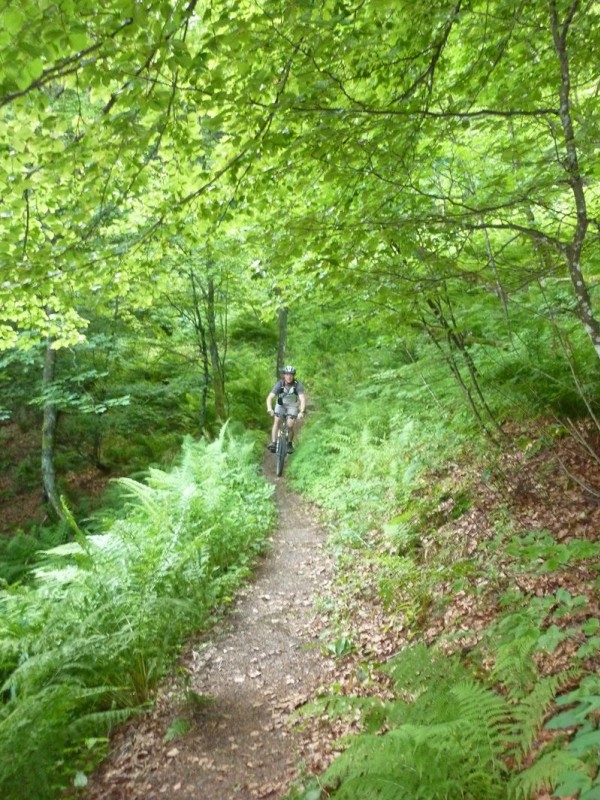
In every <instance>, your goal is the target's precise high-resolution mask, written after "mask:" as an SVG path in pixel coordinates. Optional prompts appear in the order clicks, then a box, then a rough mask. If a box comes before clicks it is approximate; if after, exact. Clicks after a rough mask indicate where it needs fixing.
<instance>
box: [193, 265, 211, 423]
mask: <svg viewBox="0 0 600 800" xmlns="http://www.w3.org/2000/svg"><path fill="white" fill-rule="evenodd" d="M189 276H190V283H191V284H192V297H193V300H194V305H193V309H192V322H193V325H194V331H195V332H196V339H197V342H198V352H199V354H200V360H201V362H202V377H201V379H200V420H199V425H200V434H201V435H202V434H204V432H205V430H206V418H207V407H208V387H209V385H210V366H209V361H208V346H207V344H206V328H205V326H204V322H203V321H202V308H201V306H200V298H199V296H198V288H197V286H196V277H195V275H194V273H193V272H192V271H190V273H189Z"/></svg>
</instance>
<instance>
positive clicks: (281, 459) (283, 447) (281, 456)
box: [275, 432, 287, 478]
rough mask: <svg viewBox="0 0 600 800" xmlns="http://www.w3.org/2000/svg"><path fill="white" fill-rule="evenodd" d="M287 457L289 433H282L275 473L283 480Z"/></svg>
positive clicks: (278, 442)
mask: <svg viewBox="0 0 600 800" xmlns="http://www.w3.org/2000/svg"><path fill="white" fill-rule="evenodd" d="M286 455H287V432H286V433H282V434H281V435H280V436H278V437H277V450H276V451H275V471H276V473H277V477H278V478H281V476H282V475H283V465H284V464H285V457H286Z"/></svg>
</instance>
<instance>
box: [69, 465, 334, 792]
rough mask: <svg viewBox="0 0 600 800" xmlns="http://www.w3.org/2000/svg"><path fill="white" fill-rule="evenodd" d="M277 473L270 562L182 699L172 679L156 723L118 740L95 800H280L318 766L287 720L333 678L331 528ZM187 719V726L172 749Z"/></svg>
mask: <svg viewBox="0 0 600 800" xmlns="http://www.w3.org/2000/svg"><path fill="white" fill-rule="evenodd" d="M273 466H274V465H272V464H271V459H269V458H267V459H266V461H265V469H266V470H268V477H269V478H270V479H271V480H273V481H275V487H276V488H275V499H276V502H277V506H278V510H279V524H278V528H277V530H276V531H275V533H274V535H273V537H272V544H271V549H270V551H269V553H268V554H267V555H266V556H265V557H264V558H263V559H262V560H261V562H260V564H259V565H258V568H257V570H256V573H255V576H254V578H253V579H252V582H251V583H249V584H248V585H247V586H246V587H245V588H244V589H243V590H242V592H241V593H240V595H239V596H238V598H237V600H236V602H235V604H234V605H233V608H232V609H231V610H230V612H229V613H228V614H227V615H226V617H225V618H224V620H223V621H222V622H220V623H219V625H218V626H217V627H216V629H215V630H214V631H212V632H210V633H209V634H208V635H206V636H204V637H203V638H202V639H201V640H200V641H198V642H195V643H192V644H190V647H189V648H188V650H187V651H186V653H185V654H184V656H183V657H182V659H181V664H182V670H183V674H184V678H185V680H184V681H183V684H184V685H185V690H184V689H182V680H181V678H179V679H177V678H176V677H175V678H174V679H173V680H172V681H169V682H168V684H167V685H166V686H165V687H163V690H162V691H161V693H160V697H159V700H158V703H157V708H156V711H155V712H154V713H153V714H152V715H149V716H148V717H147V718H141V719H137V720H135V721H133V722H132V723H130V724H129V725H126V726H125V727H124V728H123V729H122V730H121V731H119V733H118V734H117V735H116V736H115V737H114V741H113V742H112V745H111V755H110V756H109V758H108V760H107V761H106V762H105V763H104V764H103V765H102V767H101V768H100V769H99V770H98V771H97V773H96V774H95V775H94V776H93V779H92V780H91V781H90V785H89V786H88V789H87V791H86V792H85V798H86V800H99V798H103V800H137V798H145V800H154V799H155V798H156V800H158V798H162V797H169V798H170V797H173V798H181V800H255V799H256V798H259V799H260V800H275V799H276V798H280V797H282V796H283V794H284V793H285V791H286V790H287V789H288V787H289V786H290V785H291V783H292V782H293V780H294V778H295V776H296V775H297V774H298V770H302V768H303V766H308V767H309V768H310V767H314V766H315V764H318V753H317V752H316V750H317V748H316V746H314V745H313V744H312V742H311V741H310V735H309V734H306V735H304V736H303V734H302V733H299V732H297V731H295V730H293V729H292V728H291V726H290V724H289V714H290V712H292V711H293V710H294V709H295V708H296V707H297V706H299V705H301V704H302V703H303V702H304V701H306V700H307V699H310V698H311V697H312V696H313V695H314V693H315V692H316V690H317V689H318V687H319V686H320V685H322V684H323V683H326V682H327V677H326V675H327V672H328V670H330V669H331V662H330V661H329V660H328V659H327V658H326V657H325V656H324V655H323V652H322V646H321V641H320V634H321V633H322V631H323V628H324V626H325V620H324V618H323V616H322V614H321V613H320V611H319V599H320V598H321V597H323V596H326V595H327V586H328V582H329V580H330V577H331V569H332V566H331V562H330V559H329V557H328V555H327V553H326V552H325V550H324V542H325V533H324V531H323V529H322V528H321V527H320V526H319V524H318V522H317V521H316V520H315V519H313V516H312V514H311V511H310V508H309V507H307V506H306V505H305V504H304V503H302V501H301V500H300V499H299V498H298V497H297V496H296V495H294V494H293V493H291V492H290V491H289V490H288V489H287V487H286V482H285V478H284V479H277V478H275V477H274V474H273V473H272V469H273ZM180 672H181V671H180ZM190 697H192V698H196V701H197V702H193V701H191V700H190ZM204 698H206V702H204ZM181 719H184V720H185V721H186V724H187V725H189V726H190V729H189V730H188V731H187V732H186V733H185V734H184V735H182V736H179V737H177V738H174V739H167V740H165V734H166V733H167V731H168V730H169V728H172V726H173V723H174V721H175V720H181Z"/></svg>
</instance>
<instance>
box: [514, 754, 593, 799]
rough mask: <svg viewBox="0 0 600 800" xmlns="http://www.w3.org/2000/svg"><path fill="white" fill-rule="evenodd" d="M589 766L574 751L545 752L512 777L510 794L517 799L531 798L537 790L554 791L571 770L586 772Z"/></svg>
mask: <svg viewBox="0 0 600 800" xmlns="http://www.w3.org/2000/svg"><path fill="white" fill-rule="evenodd" d="M588 771H589V767H587V766H586V764H585V763H584V762H583V761H582V760H581V759H580V758H578V757H577V756H575V755H573V753H569V752H568V751H566V750H553V751H552V752H550V753H545V754H543V755H542V756H541V757H540V758H538V759H537V761H535V762H534V764H532V766H530V767H529V768H528V769H526V770H524V771H523V772H520V773H519V774H518V775H515V776H513V777H512V778H511V780H510V783H509V787H508V789H509V796H510V797H511V798H514V799H515V800H530V798H531V797H533V796H534V795H535V793H536V792H539V791H541V790H545V791H552V790H553V789H554V787H555V786H556V785H557V784H558V783H559V781H560V780H561V779H562V778H563V777H564V776H565V775H566V774H568V773H570V772H577V773H580V774H586V773H587V772H588Z"/></svg>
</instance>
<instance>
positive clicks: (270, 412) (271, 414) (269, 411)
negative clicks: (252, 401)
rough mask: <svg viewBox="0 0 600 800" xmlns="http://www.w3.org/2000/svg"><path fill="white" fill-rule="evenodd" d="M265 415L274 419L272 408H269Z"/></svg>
mask: <svg viewBox="0 0 600 800" xmlns="http://www.w3.org/2000/svg"><path fill="white" fill-rule="evenodd" d="M267 414H268V415H269V416H270V417H274V416H275V412H274V411H273V409H272V408H270V409H269V410H268V411H267Z"/></svg>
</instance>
